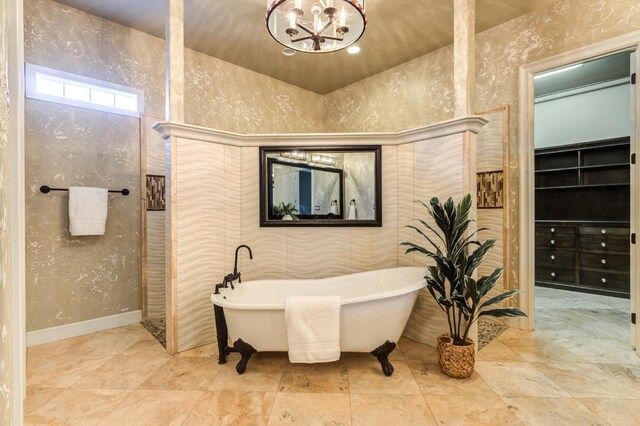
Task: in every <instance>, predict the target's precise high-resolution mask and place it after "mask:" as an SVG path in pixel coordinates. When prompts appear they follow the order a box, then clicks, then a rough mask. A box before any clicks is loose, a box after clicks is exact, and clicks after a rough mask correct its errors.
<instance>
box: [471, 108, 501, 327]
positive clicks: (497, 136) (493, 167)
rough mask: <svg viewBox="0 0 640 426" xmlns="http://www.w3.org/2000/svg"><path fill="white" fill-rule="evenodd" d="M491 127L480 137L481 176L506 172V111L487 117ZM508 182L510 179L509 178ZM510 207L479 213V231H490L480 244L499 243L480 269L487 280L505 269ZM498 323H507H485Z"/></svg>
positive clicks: (497, 288) (496, 289) (498, 288)
mask: <svg viewBox="0 0 640 426" xmlns="http://www.w3.org/2000/svg"><path fill="white" fill-rule="evenodd" d="M483 115H484V117H485V118H486V119H488V120H489V123H488V124H487V125H486V126H484V127H483V128H482V130H480V133H478V137H477V145H478V149H477V164H476V167H477V172H478V173H480V172H493V171H498V170H503V172H504V165H505V161H506V156H507V152H506V148H507V145H506V144H507V141H506V140H505V138H506V136H507V134H508V127H507V123H506V122H505V121H506V120H508V114H507V112H506V110H505V109H504V108H501V109H498V110H496V111H493V112H490V113H487V114H483ZM505 177H506V178H507V177H508V176H507V175H505ZM507 208H508V207H504V208H492V209H478V219H477V220H478V228H487V229H486V230H484V231H480V232H478V240H479V241H485V240H488V239H494V240H496V244H495V246H494V247H493V249H491V250H490V251H489V252H488V253H487V254H486V256H485V258H484V261H483V262H482V264H481V265H480V266H479V267H478V276H486V275H489V274H491V273H492V272H493V271H494V270H495V269H496V268H504V267H505V241H506V237H507V236H506V235H505V233H506V230H505V221H504V219H505V212H506V211H507V210H506V209H507ZM507 275H508V271H505V275H503V277H502V278H500V280H499V281H498V283H497V284H496V286H495V287H494V288H493V290H491V292H490V293H489V297H493V296H497V295H498V294H500V293H502V292H503V290H504V287H505V283H506V281H505V276H507ZM489 318H491V319H490V320H492V321H496V322H505V321H504V320H501V319H495V318H493V317H484V319H485V320H487V319H489Z"/></svg>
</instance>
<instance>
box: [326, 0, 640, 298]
mask: <svg viewBox="0 0 640 426" xmlns="http://www.w3.org/2000/svg"><path fill="white" fill-rule="evenodd" d="M638 29H640V3H638V2H637V1H636V0H562V1H558V2H557V3H554V4H553V5H551V6H549V7H547V8H544V9H541V10H538V11H535V12H532V13H530V14H528V15H525V16H522V17H520V18H517V19H514V20H512V21H509V22H507V23H505V24H502V25H499V26H497V27H495V28H492V29H490V30H488V31H485V32H483V33H480V34H478V35H477V38H476V58H475V59H476V100H475V110H476V111H488V110H491V109H494V108H497V107H501V106H504V105H508V106H510V108H511V114H510V126H509V129H510V130H509V141H510V149H509V152H510V158H509V169H510V172H511V173H510V187H511V191H510V193H509V194H508V197H509V201H510V203H511V205H512V208H511V210H510V212H509V214H510V223H511V233H510V235H511V241H510V246H511V247H512V250H513V252H512V253H511V277H509V278H510V282H511V283H512V285H514V286H517V282H518V278H517V275H518V244H519V242H518V215H519V211H518V206H519V198H518V192H517V191H518V189H517V188H518V180H519V173H518V170H519V159H518V138H517V134H518V102H519V99H518V67H520V66H521V65H524V64H527V63H530V62H534V61H537V60H540V59H543V58H546V57H550V56H553V55H556V54H559V53H562V52H566V51H570V50H573V49H577V48H579V47H583V46H587V45H589V44H593V43H596V42H599V41H602V40H605V39H608V38H611V37H615V36H618V35H621V34H624V33H628V32H631V31H634V30H638ZM453 72H454V70H453V52H452V47H451V46H449V47H446V48H443V49H441V50H438V51H436V52H433V53H430V54H427V55H424V56H422V57H420V58H417V59H414V60H413V61H411V62H408V63H406V64H402V65H399V66H397V67H395V68H392V69H390V70H387V71H385V72H383V73H380V74H378V75H375V76H372V77H370V78H367V79H365V80H362V81H360V82H357V83H354V84H352V85H350V86H347V87H346V88H344V89H340V90H338V91H336V92H333V93H331V94H329V95H327V96H326V97H325V131H388V130H398V129H405V128H408V127H413V126H417V125H424V124H429V123H435V122H438V121H441V120H444V119H447V118H451V117H452V114H453V80H452V73H453ZM404 210H406V206H405V209H402V211H404Z"/></svg>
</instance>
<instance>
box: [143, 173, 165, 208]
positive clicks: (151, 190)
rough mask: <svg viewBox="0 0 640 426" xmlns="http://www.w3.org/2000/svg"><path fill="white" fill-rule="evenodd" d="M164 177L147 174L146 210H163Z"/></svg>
mask: <svg viewBox="0 0 640 426" xmlns="http://www.w3.org/2000/svg"><path fill="white" fill-rule="evenodd" d="M164 193H165V177H164V176H159V175H147V211H164V209H165V194H164Z"/></svg>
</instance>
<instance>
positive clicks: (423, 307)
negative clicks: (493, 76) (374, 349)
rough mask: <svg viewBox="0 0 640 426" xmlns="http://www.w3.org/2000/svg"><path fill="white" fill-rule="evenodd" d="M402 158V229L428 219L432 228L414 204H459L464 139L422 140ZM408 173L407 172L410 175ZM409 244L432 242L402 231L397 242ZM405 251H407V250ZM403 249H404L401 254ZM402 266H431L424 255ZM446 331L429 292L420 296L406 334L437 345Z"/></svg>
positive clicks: (407, 259) (406, 259) (406, 258)
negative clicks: (436, 199) (433, 200)
mask: <svg viewBox="0 0 640 426" xmlns="http://www.w3.org/2000/svg"><path fill="white" fill-rule="evenodd" d="M399 149H400V150H401V157H400V159H399V161H398V164H399V169H400V170H403V172H402V174H401V176H402V178H401V179H402V182H403V191H402V192H399V193H400V194H401V197H399V200H398V201H399V203H400V204H401V209H400V211H399V216H400V220H399V221H398V225H399V226H405V225H408V224H413V225H418V226H421V225H419V224H416V223H415V221H413V219H414V218H417V219H422V220H425V221H427V222H429V223H431V225H432V226H433V221H432V220H431V218H430V217H429V215H428V213H427V211H426V210H425V209H424V207H422V205H420V204H417V203H414V202H413V201H414V200H420V201H423V202H425V203H427V204H428V203H429V200H430V199H431V198H432V197H439V198H440V200H441V201H442V202H444V200H446V198H448V197H453V199H454V201H455V202H458V201H459V200H460V199H461V198H462V195H463V194H464V193H465V190H464V187H465V183H464V176H465V174H464V170H463V169H464V163H463V158H464V138H463V136H462V135H452V136H447V137H442V138H438V139H433V140H428V141H422V142H418V143H414V144H410V145H402V146H400V147H399ZM407 171H408V172H407ZM402 241H409V242H413V243H415V244H418V245H421V246H427V245H428V244H429V243H428V242H427V241H426V240H425V239H424V238H423V237H421V236H420V235H418V234H417V233H416V232H415V231H412V230H410V229H406V228H405V229H401V230H400V231H399V235H398V243H400V242H402ZM404 249H406V248H404ZM404 249H403V248H401V250H402V253H404ZM398 260H399V263H400V265H401V266H424V267H425V268H426V266H427V265H428V264H431V262H429V261H428V259H427V258H426V257H425V256H422V255H417V254H415V255H410V256H406V255H404V254H402V257H400V258H399V259H398ZM445 331H447V322H446V318H445V316H444V315H442V312H441V310H440V308H439V307H438V306H437V304H436V302H435V301H434V300H433V298H432V297H431V295H430V294H429V292H428V291H427V290H422V291H421V292H420V293H419V294H418V300H417V301H416V305H415V307H414V309H413V312H412V314H411V317H410V318H409V322H408V323H407V327H406V329H405V332H404V335H405V336H407V337H409V338H411V339H414V340H417V341H420V342H423V343H426V344H429V345H435V341H436V337H437V336H439V335H440V334H442V333H444V332H445Z"/></svg>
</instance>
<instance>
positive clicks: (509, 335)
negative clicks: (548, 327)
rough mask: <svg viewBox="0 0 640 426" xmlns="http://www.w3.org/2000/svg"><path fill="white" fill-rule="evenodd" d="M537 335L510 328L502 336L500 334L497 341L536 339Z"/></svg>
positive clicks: (528, 331)
mask: <svg viewBox="0 0 640 426" xmlns="http://www.w3.org/2000/svg"><path fill="white" fill-rule="evenodd" d="M537 335H538V333H537V332H535V331H532V330H531V331H530V330H520V329H517V328H513V327H510V328H508V329H506V330H505V331H504V332H503V333H502V334H500V335H499V336H498V337H497V339H498V340H507V339H526V338H532V337H536V336H537Z"/></svg>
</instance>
